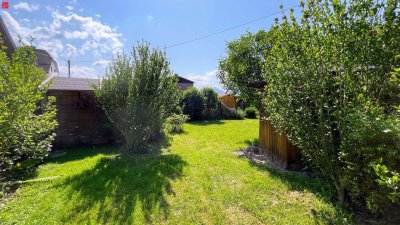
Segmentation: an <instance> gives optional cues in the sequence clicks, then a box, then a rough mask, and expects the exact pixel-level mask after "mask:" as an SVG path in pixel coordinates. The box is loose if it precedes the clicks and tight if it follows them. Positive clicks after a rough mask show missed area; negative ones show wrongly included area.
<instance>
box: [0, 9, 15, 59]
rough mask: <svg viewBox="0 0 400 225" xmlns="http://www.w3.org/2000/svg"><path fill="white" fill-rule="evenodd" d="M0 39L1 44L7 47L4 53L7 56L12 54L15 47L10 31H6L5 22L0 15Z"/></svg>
mask: <svg viewBox="0 0 400 225" xmlns="http://www.w3.org/2000/svg"><path fill="white" fill-rule="evenodd" d="M0 39H1V40H2V41H3V43H2V44H1V45H4V46H6V47H7V49H6V53H7V55H8V57H11V56H12V53H14V52H15V49H16V48H17V47H16V45H15V43H14V41H13V39H12V38H11V35H10V32H8V29H7V27H6V24H5V23H4V21H3V18H1V16H0Z"/></svg>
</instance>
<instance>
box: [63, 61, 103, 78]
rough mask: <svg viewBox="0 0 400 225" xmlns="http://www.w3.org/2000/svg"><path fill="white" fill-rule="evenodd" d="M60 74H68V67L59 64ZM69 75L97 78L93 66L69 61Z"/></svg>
mask: <svg viewBox="0 0 400 225" xmlns="http://www.w3.org/2000/svg"><path fill="white" fill-rule="evenodd" d="M59 70H60V75H61V76H68V68H67V66H59ZM71 77H80V78H91V79H98V78H99V74H98V73H97V72H96V70H95V69H94V68H93V67H88V66H76V65H74V64H73V62H72V63H71Z"/></svg>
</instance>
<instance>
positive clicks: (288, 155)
mask: <svg viewBox="0 0 400 225" xmlns="http://www.w3.org/2000/svg"><path fill="white" fill-rule="evenodd" d="M259 135H260V147H261V149H262V151H263V153H264V154H265V155H267V156H268V157H269V158H270V159H271V160H272V161H273V162H274V163H277V164H279V165H281V166H283V167H284V168H292V169H294V168H296V167H297V165H299V163H300V162H299V161H300V160H299V159H300V154H299V150H298V149H297V148H296V147H295V146H294V145H292V144H291V143H290V141H289V140H288V138H287V137H286V135H285V134H280V133H278V132H277V130H276V129H275V127H274V126H272V124H271V123H270V122H269V121H268V120H266V119H263V118H261V119H260V134H259Z"/></svg>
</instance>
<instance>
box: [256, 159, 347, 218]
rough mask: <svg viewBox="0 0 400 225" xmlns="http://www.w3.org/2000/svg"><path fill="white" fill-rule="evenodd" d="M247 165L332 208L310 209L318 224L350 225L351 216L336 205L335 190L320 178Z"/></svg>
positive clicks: (268, 167)
mask: <svg viewBox="0 0 400 225" xmlns="http://www.w3.org/2000/svg"><path fill="white" fill-rule="evenodd" d="M249 163H250V164H251V165H252V166H254V167H256V168H257V169H259V170H261V171H265V172H268V174H269V175H271V176H272V177H274V178H278V179H280V180H281V181H283V182H284V183H285V184H286V185H287V187H289V189H290V190H291V191H298V192H300V193H301V192H304V191H306V192H311V193H313V194H314V195H316V196H317V197H318V198H320V199H321V200H322V201H324V202H326V203H329V204H331V205H333V206H334V210H333V211H327V210H319V211H317V209H312V211H311V213H312V215H313V217H314V219H315V221H316V222H317V223H318V224H321V223H322V224H351V223H353V222H352V218H351V217H352V215H351V214H350V213H349V212H348V211H347V210H346V209H345V207H344V206H343V205H340V204H338V203H337V200H336V191H335V189H334V188H333V187H332V186H331V185H330V184H329V183H328V182H327V181H326V180H325V179H323V178H322V177H318V176H315V177H312V176H309V175H305V174H303V173H299V172H292V171H285V172H282V171H279V170H277V169H275V168H272V167H270V166H268V165H261V164H256V163H254V162H251V161H249Z"/></svg>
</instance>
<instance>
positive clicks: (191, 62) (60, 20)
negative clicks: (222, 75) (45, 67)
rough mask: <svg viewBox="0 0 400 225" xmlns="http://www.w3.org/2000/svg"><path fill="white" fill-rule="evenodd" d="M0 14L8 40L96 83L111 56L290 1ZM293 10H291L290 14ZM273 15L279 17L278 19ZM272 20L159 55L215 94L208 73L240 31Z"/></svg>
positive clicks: (114, 4) (181, 0)
mask: <svg viewBox="0 0 400 225" xmlns="http://www.w3.org/2000/svg"><path fill="white" fill-rule="evenodd" d="M8 2H9V7H10V8H9V9H3V10H1V16H2V17H3V19H4V20H5V22H6V24H7V26H8V28H9V30H10V32H11V34H12V36H13V37H14V38H15V39H17V35H20V36H21V37H22V38H24V39H25V40H28V37H29V36H32V37H33V38H34V39H35V40H34V44H35V45H36V46H38V47H39V48H44V49H46V50H48V51H49V52H50V53H51V54H52V55H53V57H55V58H56V59H57V62H58V64H59V69H60V73H61V75H66V73H67V67H66V65H67V63H66V60H67V59H70V60H71V71H72V76H75V77H100V76H102V75H103V74H104V73H105V67H106V65H107V63H108V62H109V60H110V58H111V56H112V54H115V52H117V51H129V50H130V49H131V48H132V46H133V45H134V44H135V43H136V42H137V41H140V40H146V41H148V42H150V43H151V45H152V46H153V47H159V48H164V47H166V46H171V45H174V44H176V43H181V42H185V41H189V40H192V39H195V38H198V37H201V36H204V35H208V34H210V33H214V32H218V31H221V30H224V29H226V28H229V27H232V26H236V25H240V24H243V23H245V22H247V21H251V20H254V19H257V18H260V17H263V16H267V15H270V14H273V13H276V12H279V5H281V4H283V5H284V6H285V7H289V6H293V5H296V4H297V3H298V1H297V0H294V1H275V0H268V1H265V0H264V1H255V0H248V1H244V0H243V1H242V0H236V1H232V0H231V1H228V0H223V1H216V0H214V1H212V0H197V1H190V0H158V1H118V0H113V1H104V0H100V1H54V0H42V1H13V0H9V1H8ZM297 10H298V9H297ZM278 16H279V15H278ZM275 17H276V16H272V17H269V18H265V19H263V20H260V21H257V22H254V23H251V24H248V25H246V26H243V27H240V28H237V29H234V30H231V31H228V32H225V33H222V34H218V35H215V36H211V37H209V38H206V39H203V40H199V41H195V42H192V43H188V44H185V45H180V46H176V47H172V48H168V49H167V50H166V52H167V56H168V58H169V59H170V62H171V68H172V69H173V70H174V71H175V72H176V73H178V74H179V75H181V76H183V77H186V78H189V79H192V80H194V81H195V82H196V86H197V87H204V86H212V87H219V88H222V86H221V84H220V83H219V82H218V80H217V78H216V77H215V74H216V72H217V68H218V59H220V58H221V57H223V56H225V55H226V53H225V44H226V42H227V41H231V40H233V39H236V38H238V37H240V35H241V34H244V33H245V32H246V31H250V32H256V31H258V30H259V29H262V28H264V29H268V28H269V27H270V26H271V24H272V23H273V21H274V18H275Z"/></svg>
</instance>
